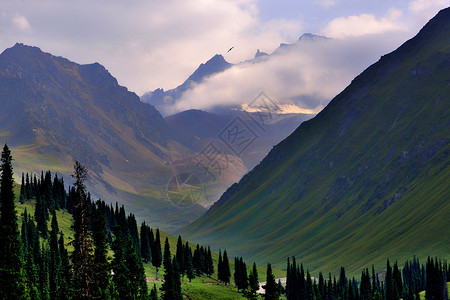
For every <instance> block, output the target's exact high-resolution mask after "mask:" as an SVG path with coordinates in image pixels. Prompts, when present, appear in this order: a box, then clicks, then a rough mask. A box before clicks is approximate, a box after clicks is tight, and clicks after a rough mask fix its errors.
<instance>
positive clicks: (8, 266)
mask: <svg viewBox="0 0 450 300" xmlns="http://www.w3.org/2000/svg"><path fill="white" fill-rule="evenodd" d="M0 173H1V174H0V295H2V297H3V298H4V299H29V298H30V295H29V291H28V287H27V284H26V274H25V270H24V261H23V259H22V253H23V252H22V241H21V237H20V232H19V228H18V225H17V214H16V208H15V204H14V190H13V189H14V179H13V168H12V156H11V151H10V150H9V148H8V146H7V145H6V144H5V146H4V147H3V151H2V153H1V162H0Z"/></svg>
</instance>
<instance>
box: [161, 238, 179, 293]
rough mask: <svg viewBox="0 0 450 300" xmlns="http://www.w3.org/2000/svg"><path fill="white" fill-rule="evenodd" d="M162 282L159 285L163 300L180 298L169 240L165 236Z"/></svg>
mask: <svg viewBox="0 0 450 300" xmlns="http://www.w3.org/2000/svg"><path fill="white" fill-rule="evenodd" d="M163 264H164V271H165V273H164V282H163V284H162V286H161V291H162V296H163V299H164V300H178V299H181V293H178V291H181V288H180V287H179V284H178V283H179V280H178V281H177V280H176V274H175V272H174V267H173V261H172V258H171V254H170V246H169V240H168V239H167V238H166V240H165V243H164V261H163Z"/></svg>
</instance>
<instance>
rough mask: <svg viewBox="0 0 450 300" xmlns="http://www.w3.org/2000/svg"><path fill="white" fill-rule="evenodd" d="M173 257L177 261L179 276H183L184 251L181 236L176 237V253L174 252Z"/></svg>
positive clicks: (184, 269)
mask: <svg viewBox="0 0 450 300" xmlns="http://www.w3.org/2000/svg"><path fill="white" fill-rule="evenodd" d="M175 256H176V257H177V260H178V266H179V268H180V274H181V276H183V275H184V273H185V271H186V267H185V265H184V249H183V242H182V240H181V235H179V236H178V240H177V252H176V254H175Z"/></svg>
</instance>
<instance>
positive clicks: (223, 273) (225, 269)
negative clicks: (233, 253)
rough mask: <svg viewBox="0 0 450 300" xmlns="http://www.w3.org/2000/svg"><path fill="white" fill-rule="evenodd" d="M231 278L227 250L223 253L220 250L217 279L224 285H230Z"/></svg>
mask: <svg viewBox="0 0 450 300" xmlns="http://www.w3.org/2000/svg"><path fill="white" fill-rule="evenodd" d="M230 278H231V271H230V262H229V261H228V254H227V250H224V251H223V257H222V252H221V251H220V250H219V262H218V264H217V279H219V281H221V282H223V283H224V284H229V283H230Z"/></svg>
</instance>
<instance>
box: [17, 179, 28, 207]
mask: <svg viewBox="0 0 450 300" xmlns="http://www.w3.org/2000/svg"><path fill="white" fill-rule="evenodd" d="M24 176H25V175H24V174H23V172H22V183H21V185H20V195H19V201H20V203H22V204H23V203H24V202H25V200H26V198H27V196H26V194H25V177H24Z"/></svg>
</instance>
